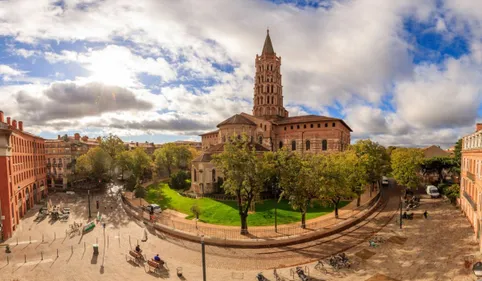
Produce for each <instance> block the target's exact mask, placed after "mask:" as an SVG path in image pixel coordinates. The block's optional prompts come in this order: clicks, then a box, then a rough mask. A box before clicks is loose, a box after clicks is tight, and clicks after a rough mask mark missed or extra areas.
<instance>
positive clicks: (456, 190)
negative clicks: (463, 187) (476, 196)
mask: <svg viewBox="0 0 482 281" xmlns="http://www.w3.org/2000/svg"><path fill="white" fill-rule="evenodd" d="M445 196H447V198H448V199H449V200H450V202H451V203H452V204H455V202H456V200H457V198H459V197H460V186H459V185H458V184H452V185H451V186H449V187H448V188H447V189H446V191H445Z"/></svg>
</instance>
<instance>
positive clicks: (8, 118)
mask: <svg viewBox="0 0 482 281" xmlns="http://www.w3.org/2000/svg"><path fill="white" fill-rule="evenodd" d="M7 124H8V125H11V124H10V117H7Z"/></svg>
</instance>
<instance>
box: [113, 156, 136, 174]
mask: <svg viewBox="0 0 482 281" xmlns="http://www.w3.org/2000/svg"><path fill="white" fill-rule="evenodd" d="M116 163H117V167H118V168H119V169H120V170H121V175H122V180H124V172H125V171H131V170H132V168H133V165H134V159H132V153H131V152H130V151H122V152H121V153H119V154H118V155H117V158H116Z"/></svg>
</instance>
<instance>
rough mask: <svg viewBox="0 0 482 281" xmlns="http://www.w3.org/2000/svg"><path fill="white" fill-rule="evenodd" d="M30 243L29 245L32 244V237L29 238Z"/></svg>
mask: <svg viewBox="0 0 482 281" xmlns="http://www.w3.org/2000/svg"><path fill="white" fill-rule="evenodd" d="M28 243H29V244H32V236H29V237H28Z"/></svg>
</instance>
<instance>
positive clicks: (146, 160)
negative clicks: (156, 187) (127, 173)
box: [130, 147, 152, 179]
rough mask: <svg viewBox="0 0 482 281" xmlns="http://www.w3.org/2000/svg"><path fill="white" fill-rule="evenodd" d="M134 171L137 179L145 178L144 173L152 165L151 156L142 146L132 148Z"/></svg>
mask: <svg viewBox="0 0 482 281" xmlns="http://www.w3.org/2000/svg"><path fill="white" fill-rule="evenodd" d="M130 153H131V158H132V173H133V174H134V177H135V178H136V179H143V178H144V173H145V172H146V171H147V170H148V169H149V168H150V167H151V161H152V160H151V157H149V155H147V153H146V151H145V150H144V149H143V148H142V147H136V149H134V150H131V151H130Z"/></svg>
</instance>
